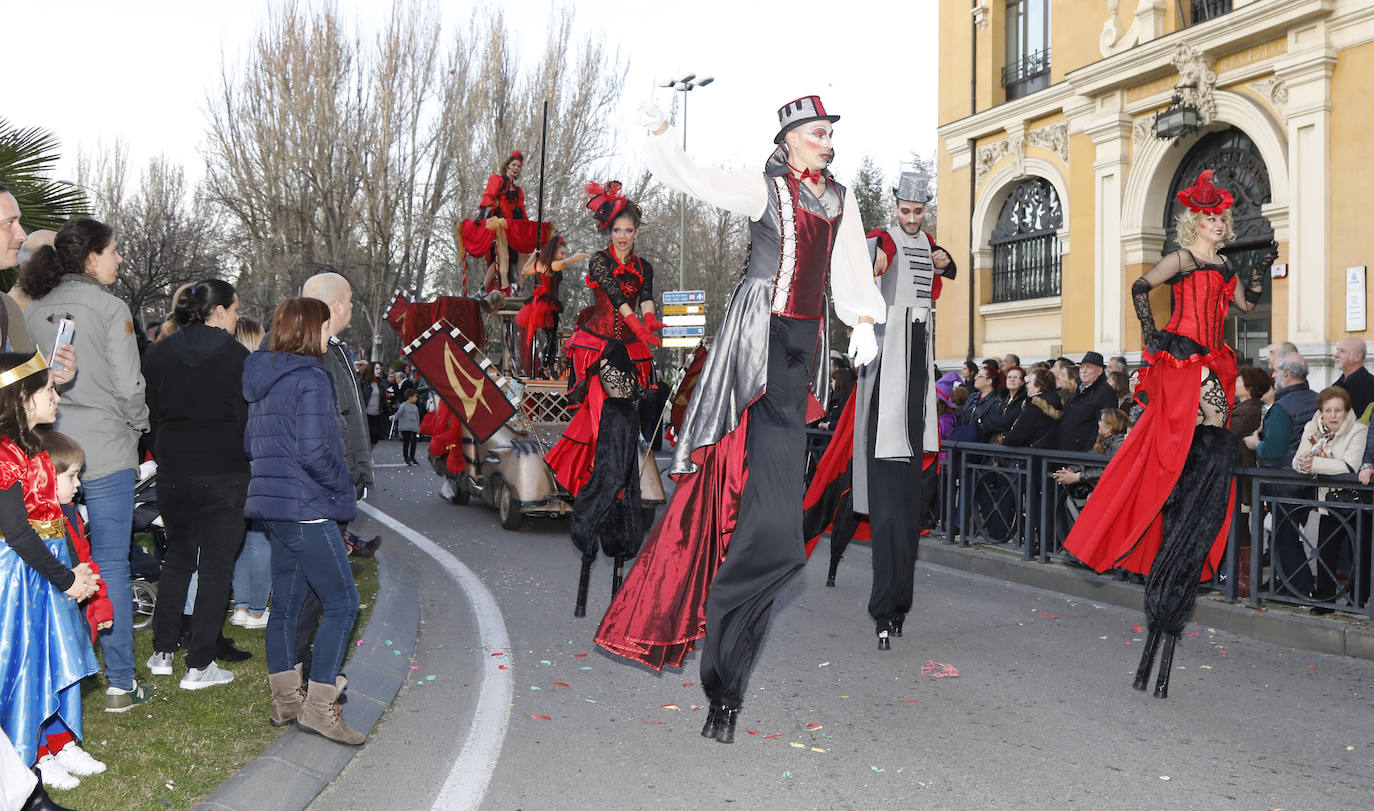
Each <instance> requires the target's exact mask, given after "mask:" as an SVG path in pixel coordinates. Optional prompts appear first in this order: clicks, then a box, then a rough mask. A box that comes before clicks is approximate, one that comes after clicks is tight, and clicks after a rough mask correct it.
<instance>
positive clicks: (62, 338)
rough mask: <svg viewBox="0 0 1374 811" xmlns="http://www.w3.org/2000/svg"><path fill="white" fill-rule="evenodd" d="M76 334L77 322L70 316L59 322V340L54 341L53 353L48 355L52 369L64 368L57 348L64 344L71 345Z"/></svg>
mask: <svg viewBox="0 0 1374 811" xmlns="http://www.w3.org/2000/svg"><path fill="white" fill-rule="evenodd" d="M75 336H76V322H75V321H73V320H71V319H70V318H64V319H62V320H61V321H58V322H57V340H56V341H53V344H52V354H50V355H48V358H49V361H48V366H49V368H52V369H62V368H63V366H62V364H61V363H59V362H58V360H57V350H59V349H61V348H62V347H63V346H69V345H71V342H72V340H73V338H74V337H75Z"/></svg>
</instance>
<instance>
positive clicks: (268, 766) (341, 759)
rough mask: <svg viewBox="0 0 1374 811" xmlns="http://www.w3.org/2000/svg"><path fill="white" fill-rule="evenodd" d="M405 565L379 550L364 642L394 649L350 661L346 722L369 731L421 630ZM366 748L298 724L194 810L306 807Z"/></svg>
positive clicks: (356, 654) (367, 649)
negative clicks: (308, 730)
mask: <svg viewBox="0 0 1374 811" xmlns="http://www.w3.org/2000/svg"><path fill="white" fill-rule="evenodd" d="M398 568H402V565H401V564H390V563H389V562H388V559H387V553H386V550H385V549H382V550H379V551H378V552H377V570H378V573H377V579H378V583H377V600H376V603H375V605H374V606H373V609H372V615H371V616H370V617H369V618H368V621H367V627H366V628H364V629H363V634H362V638H363V639H379V640H380V639H391V640H394V644H393V645H391V646H384V645H365V646H363V647H355V648H354V649H353V650H352V651H350V653H351V654H352V655H351V656H349V657H348V659H347V660H346V662H345V669H346V672H347V673H348V703H346V704H344V705H343V714H344V719H345V720H346V721H348V725H349V726H351V727H353V728H354V729H356V730H359V731H360V732H364V733H367V732H371V730H372V728H373V727H374V726H375V725H376V723H377V721H378V719H380V718H381V716H382V713H383V712H385V711H386V708H387V707H388V706H390V704H391V701H392V699H394V698H395V697H396V693H397V692H398V691H399V690H400V689H401V684H402V683H403V682H404V680H405V678H406V673H407V670H408V668H409V667H410V659H411V656H412V654H413V653H414V651H415V640H416V638H417V636H418V634H419V630H420V594H419V592H418V591H417V590H416V588H415V581H414V579H413V578H405V577H401V574H402V572H399V571H396V569H398ZM398 654H399V655H398ZM364 745H366V744H364ZM360 748H361V747H356V746H347V745H345V744H341V743H335V742H334V741H331V740H329V739H327V738H322V737H320V736H318V735H312V734H310V733H306V732H301V731H300V730H299V729H297V728H296V727H295V725H294V724H293V725H292V726H291V727H290V728H289V729H287V730H286V731H285V732H283V733H282V735H281V737H279V738H277V739H276V740H275V741H273V742H272V743H271V744H269V745H268V747H267V748H266V749H264V750H263V752H262V754H260V755H258V756H257V758H255V759H253V760H251V761H249V762H248V763H247V764H246V765H245V766H244V767H243V768H242V769H239V770H238V771H237V772H235V773H234V774H233V775H232V776H230V777H229V779H228V780H226V781H224V783H223V784H221V785H220V787H219V788H217V789H215V791H214V792H213V793H212V794H211V795H210V796H209V797H206V798H205V799H204V800H202V801H201V802H200V803H198V804H197V805H196V806H195V807H196V808H197V809H210V810H211V811H259V809H263V808H273V809H283V810H284V811H285V810H288V809H290V810H292V811H294V809H304V808H305V807H306V806H308V805H310V803H311V802H312V801H313V800H314V799H315V797H316V796H317V795H318V794H319V793H320V792H321V791H323V790H324V787H325V786H327V785H329V782H330V781H331V780H333V779H334V778H335V777H337V776H338V775H339V772H341V771H343V768H344V767H345V766H347V765H348V762H349V761H350V760H352V759H353V756H354V755H355V754H357V752H358V750H359V749H360Z"/></svg>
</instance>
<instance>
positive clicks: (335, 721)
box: [243, 298, 365, 744]
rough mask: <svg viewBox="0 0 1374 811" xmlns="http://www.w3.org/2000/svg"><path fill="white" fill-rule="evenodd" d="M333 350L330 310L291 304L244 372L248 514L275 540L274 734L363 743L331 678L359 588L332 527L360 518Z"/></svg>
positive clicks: (271, 621) (315, 303) (280, 311)
mask: <svg viewBox="0 0 1374 811" xmlns="http://www.w3.org/2000/svg"><path fill="white" fill-rule="evenodd" d="M328 346H329V307H328V306H327V305H326V304H325V303H324V302H322V301H319V300H318V299H313V298H290V299H287V300H285V301H283V302H282V303H281V304H280V305H278V307H277V311H276V313H275V314H274V315H273V317H272V332H271V340H270V342H269V343H268V349H267V350H266V351H258V352H254V353H253V354H251V355H249V356H248V359H247V360H246V361H244V364H243V396H244V399H246V400H247V401H248V429H247V431H246V433H245V434H244V450H245V451H246V452H247V454H248V458H249V460H250V461H251V464H252V478H251V479H250V481H249V483H248V502H247V504H246V505H245V506H244V514H245V515H246V516H247V517H248V518H257V519H261V520H262V521H263V522H264V523H265V524H266V525H267V536H268V538H269V539H270V540H271V541H272V593H273V595H274V604H273V607H272V612H271V614H270V615H269V618H268V621H267V671H268V676H267V680H268V683H269V684H270V685H271V688H272V714H271V716H270V718H269V720H270V721H271V723H272V724H273V726H282V725H284V724H289V723H291V722H292V721H295V722H296V724H297V726H299V727H301V728H302V729H305V730H308V731H310V732H315V733H318V734H320V735H323V736H324V737H326V738H330V739H331V740H336V741H339V742H341V743H349V744H360V743H362V742H363V741H364V740H365V738H364V736H363V735H362V733H360V732H357V731H356V730H353V729H350V728H349V726H348V725H347V724H346V723H344V720H343V715H342V714H341V713H340V712H339V704H338V697H339V690H338V687H337V685H336V683H335V682H336V679H337V677H338V674H339V667H340V666H341V665H342V664H343V658H344V649H345V647H346V645H347V644H348V634H349V631H351V630H352V628H353V620H354V618H355V617H356V616H357V614H358V589H357V587H356V586H355V585H354V583H353V574H352V572H351V571H350V569H349V566H348V555H347V553H346V552H345V551H344V544H343V538H342V536H341V535H340V534H339V524H338V522H341V521H343V522H347V521H352V520H353V518H354V517H355V516H356V514H357V504H356V502H355V501H354V500H353V499H354V495H353V478H352V477H351V476H350V475H349V472H348V464H347V463H346V462H345V460H344V445H343V435H342V433H341V432H340V430H339V416H338V408H337V406H336V405H335V401H334V384H333V382H332V380H331V379H330V376H329V372H328V371H327V370H326V369H325V368H324V365H323V364H322V363H321V362H320V358H321V357H322V356H323V355H324V353H325V350H326V348H327V347H328ZM307 587H309V588H311V589H314V590H315V593H316V594H318V595H319V597H320V602H321V603H322V604H323V605H324V616H323V618H322V619H321V621H320V627H319V630H318V631H317V632H316V633H315V645H314V655H313V657H312V661H311V665H310V674H309V676H310V683H309V691H308V693H307V695H306V696H305V699H304V701H302V699H301V695H300V692H299V688H300V685H301V680H302V679H301V672H300V670H299V669H297V666H295V660H296V657H295V650H296V619H297V616H298V615H299V613H300V608H301V603H302V601H304V599H305V594H306V589H307Z"/></svg>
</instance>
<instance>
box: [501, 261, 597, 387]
mask: <svg viewBox="0 0 1374 811" xmlns="http://www.w3.org/2000/svg"><path fill="white" fill-rule="evenodd" d="M586 258H587V255H586V254H585V253H582V252H580V251H579V252H578V253H575V254H573V255H572V256H568V243H567V242H566V241H565V240H564V239H563V237H559V236H555V237H550V238H549V240H548V241H547V242H545V243H544V246H543V247H542V248H540V249H539V252H538V253H536V254H534V255H532V256H531V257H530V258H529V261H528V262H526V263H525V267H524V269H523V270H521V271H520V275H521V276H538V277H539V283H538V285H536V286H535V288H534V292H533V293H531V294H530V300H529V302H528V303H526V304H525V306H524V307H521V308H520V312H518V313H516V314H515V323H516V325H518V326H519V327H520V356H521V362H522V365H523V367H524V372H525V374H526V375H531V376H532V375H535V374H537V373H539V372H541V371H542V372H543V373H544V374H545V376H546V377H551V376H552V375H550V374H549V370H551V369H552V368H553V361H554V355H555V353H556V352H557V351H558V316H559V315H560V314H561V313H562V312H563V301H562V300H561V299H560V298H559V296H558V287H559V284H560V283H561V282H562V281H563V271H564V270H565V269H566V268H567V267H568V266H569V265H571V264H573V263H574V262H581V261H582V260H583V259H586ZM540 337H542V338H543V339H544V347H543V351H542V352H540V351H539V346H538V345H539V339H540ZM541 367H542V368H541Z"/></svg>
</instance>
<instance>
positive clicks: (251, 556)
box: [234, 519, 272, 616]
mask: <svg viewBox="0 0 1374 811" xmlns="http://www.w3.org/2000/svg"><path fill="white" fill-rule="evenodd" d="M271 592H272V543H271V541H269V540H267V527H265V526H264V525H263V522H261V521H259V520H257V519H254V520H252V521H249V522H248V532H247V533H246V534H245V535H244V536H243V548H242V549H240V550H239V559H238V560H237V561H235V562H234V607H235V608H247V609H248V613H250V614H253V615H254V616H257V615H260V614H262V612H264V611H266V610H267V595H268V594H270V593H271Z"/></svg>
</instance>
